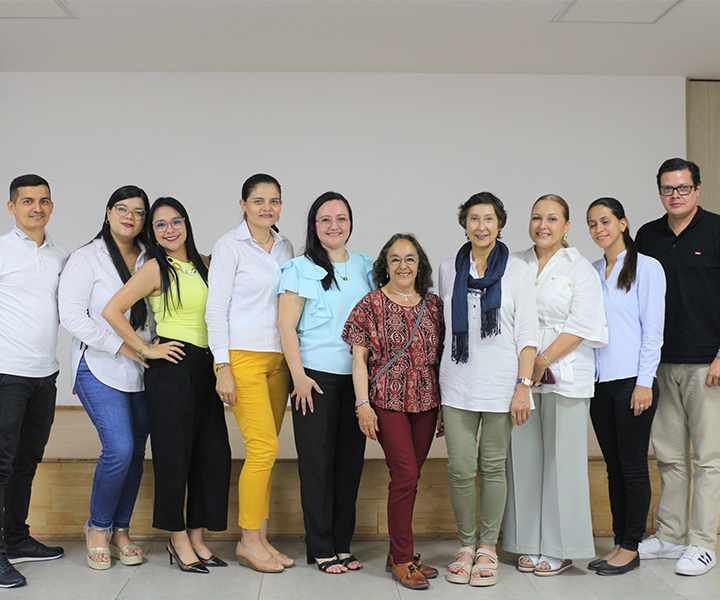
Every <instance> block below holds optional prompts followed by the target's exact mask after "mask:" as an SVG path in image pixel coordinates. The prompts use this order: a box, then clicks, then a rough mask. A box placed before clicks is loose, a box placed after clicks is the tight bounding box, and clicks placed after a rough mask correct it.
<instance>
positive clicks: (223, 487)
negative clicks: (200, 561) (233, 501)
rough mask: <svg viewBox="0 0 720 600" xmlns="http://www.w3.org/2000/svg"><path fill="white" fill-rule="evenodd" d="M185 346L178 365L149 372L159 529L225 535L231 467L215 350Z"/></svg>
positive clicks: (161, 363)
mask: <svg viewBox="0 0 720 600" xmlns="http://www.w3.org/2000/svg"><path fill="white" fill-rule="evenodd" d="M165 341H167V340H165V339H162V338H161V342H165ZM183 344H185V345H184V347H183V351H184V352H185V356H184V357H183V359H182V360H181V361H180V362H179V363H178V364H173V363H171V362H169V361H167V360H151V361H149V363H150V368H149V369H147V370H146V371H145V398H146V400H147V404H148V413H149V416H150V442H151V445H152V453H153V467H154V470H155V509H154V514H153V527H155V528H157V529H164V530H166V531H183V530H184V529H185V528H186V527H187V528H190V529H197V528H200V527H205V528H207V529H210V530H213V531H223V530H225V529H226V528H227V513H228V494H229V492H230V464H231V454H230V442H229V441H228V433H227V425H226V424H225V414H224V411H223V404H222V402H221V401H220V398H218V395H217V393H216V392H215V374H214V373H213V359H212V354H211V352H210V350H209V349H207V348H199V347H197V346H193V345H192V344H189V343H187V342H183ZM186 490H187V520H186V518H185V510H184V508H185V493H186Z"/></svg>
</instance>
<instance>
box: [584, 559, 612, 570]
mask: <svg viewBox="0 0 720 600" xmlns="http://www.w3.org/2000/svg"><path fill="white" fill-rule="evenodd" d="M606 562H607V561H606V560H605V559H604V558H596V559H595V560H591V561H590V562H589V563H588V566H587V568H588V569H590V570H591V571H597V570H598V568H599V567H601V566H602V565H604V564H605V563H606Z"/></svg>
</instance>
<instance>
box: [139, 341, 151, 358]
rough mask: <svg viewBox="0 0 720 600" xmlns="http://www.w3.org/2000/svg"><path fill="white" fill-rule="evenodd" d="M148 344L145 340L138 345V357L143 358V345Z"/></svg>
mask: <svg viewBox="0 0 720 600" xmlns="http://www.w3.org/2000/svg"><path fill="white" fill-rule="evenodd" d="M149 345H150V344H148V343H147V342H143V345H142V346H140V347H139V348H138V349H137V355H138V356H139V357H140V358H145V350H144V348H145V346H149Z"/></svg>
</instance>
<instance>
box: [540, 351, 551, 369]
mask: <svg viewBox="0 0 720 600" xmlns="http://www.w3.org/2000/svg"><path fill="white" fill-rule="evenodd" d="M540 356H542V357H543V358H544V359H545V360H546V361H547V364H548V366H549V365H551V364H552V363H551V362H550V359H549V358H548V357H547V356H545V353H544V352H541V353H540Z"/></svg>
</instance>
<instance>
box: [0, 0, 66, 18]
mask: <svg viewBox="0 0 720 600" xmlns="http://www.w3.org/2000/svg"><path fill="white" fill-rule="evenodd" d="M74 18H75V15H73V14H72V12H71V11H70V9H69V8H68V6H67V4H66V3H65V2H64V0H0V19H74Z"/></svg>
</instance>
